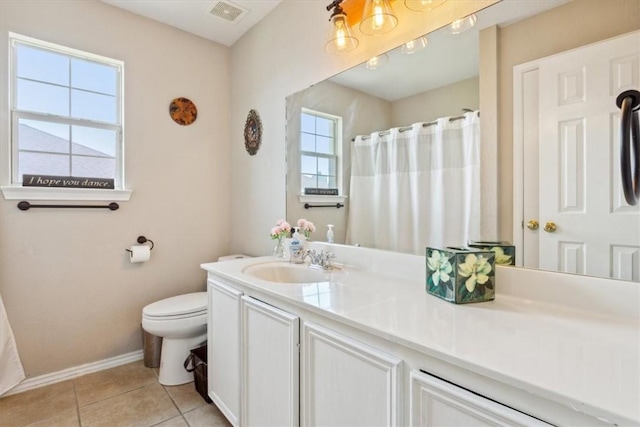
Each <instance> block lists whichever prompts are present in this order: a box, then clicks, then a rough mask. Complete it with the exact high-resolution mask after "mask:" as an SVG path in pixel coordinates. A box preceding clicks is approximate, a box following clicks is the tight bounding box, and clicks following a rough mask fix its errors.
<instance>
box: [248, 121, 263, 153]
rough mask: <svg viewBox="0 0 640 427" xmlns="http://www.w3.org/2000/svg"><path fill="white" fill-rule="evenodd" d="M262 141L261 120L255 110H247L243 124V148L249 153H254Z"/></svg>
mask: <svg viewBox="0 0 640 427" xmlns="http://www.w3.org/2000/svg"><path fill="white" fill-rule="evenodd" d="M261 143H262V122H261V121H260V116H259V115H258V112H257V111H256V110H249V114H248V115H247V121H246V123H245V124H244V148H246V149H247V152H248V153H249V154H250V155H252V156H253V155H254V154H256V153H257V152H258V149H260V144H261Z"/></svg>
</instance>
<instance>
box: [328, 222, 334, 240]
mask: <svg viewBox="0 0 640 427" xmlns="http://www.w3.org/2000/svg"><path fill="white" fill-rule="evenodd" d="M327 228H328V230H327V243H333V224H327Z"/></svg>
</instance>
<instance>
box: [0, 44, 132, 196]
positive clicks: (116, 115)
mask: <svg viewBox="0 0 640 427" xmlns="http://www.w3.org/2000/svg"><path fill="white" fill-rule="evenodd" d="M10 40H11V81H10V85H11V86H10V88H11V90H10V93H11V147H10V148H11V156H10V157H11V165H10V166H11V167H10V170H11V177H10V183H11V186H13V187H18V186H20V185H22V178H23V175H25V174H31V175H55V176H63V177H69V176H73V177H86V178H106V179H113V181H114V188H115V190H123V189H124V173H123V171H124V165H123V120H122V118H123V108H122V105H123V100H122V75H123V68H124V63H123V62H122V61H117V60H114V59H109V58H105V57H102V56H98V55H94V54H90V53H86V52H81V51H78V50H75V49H70V48H66V47H63V46H59V45H55V44H52V43H47V42H43V41H40V40H35V39H32V38H29V37H24V36H20V35H17V34H13V33H12V34H10ZM3 190H5V188H3ZM64 190H67V191H68V190H69V189H64ZM91 191H97V190H91ZM110 191H113V190H110ZM5 195H6V193H5ZM61 198H63V197H61ZM127 198H128V197H127ZM120 200H122V199H120Z"/></svg>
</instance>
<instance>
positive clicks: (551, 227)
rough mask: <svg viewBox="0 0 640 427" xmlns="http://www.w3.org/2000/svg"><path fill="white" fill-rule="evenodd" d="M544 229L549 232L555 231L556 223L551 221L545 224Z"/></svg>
mask: <svg viewBox="0 0 640 427" xmlns="http://www.w3.org/2000/svg"><path fill="white" fill-rule="evenodd" d="M543 230H544V231H546V232H547V233H553V232H554V231H556V224H555V223H553V222H551V221H549V222H547V223H546V224H545V225H544V228H543Z"/></svg>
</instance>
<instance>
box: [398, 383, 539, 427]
mask: <svg viewBox="0 0 640 427" xmlns="http://www.w3.org/2000/svg"><path fill="white" fill-rule="evenodd" d="M410 378H411V380H410V381H411V384H410V386H409V388H410V391H409V393H410V394H411V402H410V414H411V415H410V417H411V420H410V425H412V426H424V427H439V426H460V427H463V426H469V427H472V426H473V427H482V426H504V427H525V426H526V427H537V426H540V427H544V426H546V427H549V426H550V424H547V423H545V422H543V421H540V420H538V419H537V418H533V417H531V416H529V415H526V414H523V413H522V412H518V411H516V410H514V409H511V408H509V407H508V406H504V405H502V404H500V403H497V402H494V401H493V400H490V399H487V398H486V397H483V396H480V395H478V394H476V393H472V392H470V391H468V390H466V389H464V388H461V387H459V386H457V385H455V384H451V383H449V382H446V381H443V380H441V379H439V378H437V377H434V376H432V375H429V374H426V373H424V372H420V371H411V376H410Z"/></svg>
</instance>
